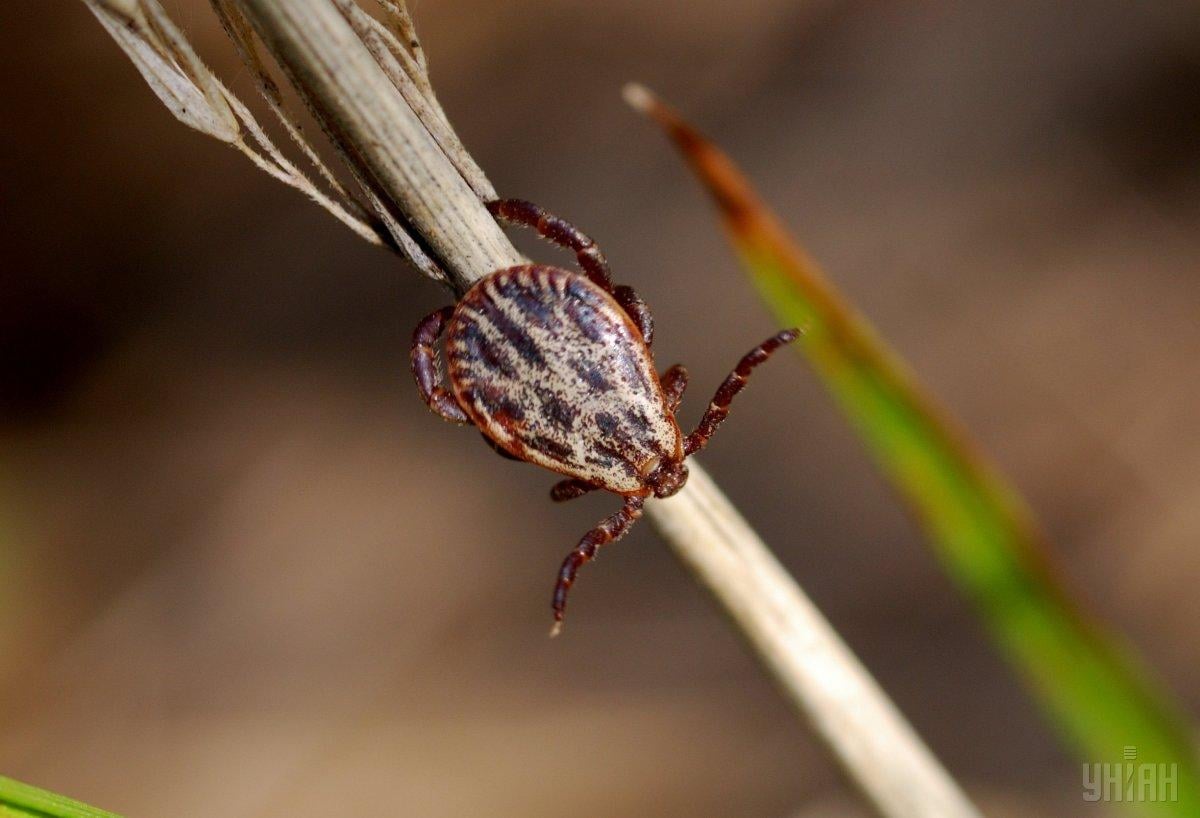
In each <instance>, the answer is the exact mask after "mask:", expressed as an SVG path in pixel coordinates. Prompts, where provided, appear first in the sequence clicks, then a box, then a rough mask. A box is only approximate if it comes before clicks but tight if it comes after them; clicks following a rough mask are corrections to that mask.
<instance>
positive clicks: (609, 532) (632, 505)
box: [550, 497, 646, 636]
mask: <svg viewBox="0 0 1200 818" xmlns="http://www.w3.org/2000/svg"><path fill="white" fill-rule="evenodd" d="M645 503H646V498H645V497H626V498H625V505H623V506H621V510H620V511H618V512H617V513H616V514H613V515H612V516H611V517H607V518H606V519H604V520H603V521H602V522H601V523H600V525H598V526H596V527H595V528H593V529H592V530H591V531H589V532H588V533H586V534H584V535H583V539H581V540H580V541H579V545H577V546H575V550H574V551H572V552H571V553H570V554H567V558H566V559H565V560H563V564H562V568H560V569H559V571H558V583H557V584H555V586H554V601H553V603H552V605H553V607H554V628H553V629H552V630H551V631H550V635H551V636H557V635H558V632H559V631H560V630H562V621H563V616H564V615H565V614H566V609H567V592H568V591H570V590H571V586H572V585H574V584H575V574H576V572H577V571H579V567H580V566H581V565H583V564H584V563H586V562H590V561H591V559H592V558H593V557H594V556H596V551H597V550H598V549H599V548H600V546H602V545H606V544H607V543H610V542H613V541H615V540H619V539H621V538H622V537H624V536H625V534H626V532H628V531H629V529H630V527H631V526H632V525H633V524H634V522H636V521H637V519H638V518H639V517H641V516H642V506H643V505H644V504H645Z"/></svg>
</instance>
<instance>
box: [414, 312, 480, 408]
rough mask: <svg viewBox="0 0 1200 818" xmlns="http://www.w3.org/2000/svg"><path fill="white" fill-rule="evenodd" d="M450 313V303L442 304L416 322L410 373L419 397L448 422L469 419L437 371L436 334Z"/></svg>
mask: <svg viewBox="0 0 1200 818" xmlns="http://www.w3.org/2000/svg"><path fill="white" fill-rule="evenodd" d="M453 313H454V307H443V308H442V309H440V310H435V311H434V312H431V313H430V314H429V315H427V316H425V318H424V319H423V320H422V321H421V323H419V324H417V330H416V332H414V333H413V343H412V373H413V377H414V378H415V379H416V381H417V390H418V391H419V392H420V393H421V399H422V400H424V401H425V403H427V404H429V408H430V409H432V410H433V411H434V412H435V413H437V414H439V415H441V416H442V417H443V418H445V419H446V420H448V421H450V422H451V423H470V422H471V419H470V418H469V417H468V416H467V413H466V412H465V411H464V410H463V408H462V406H460V405H459V403H458V400H457V399H456V398H455V397H454V395H453V394H451V393H450V392H449V391H447V390H446V389H445V388H444V387H443V386H442V385H441V376H440V374H439V372H438V352H437V342H438V338H440V337H441V334H442V328H443V327H445V325H446V321H448V320H449V318H450V316H451V315H452V314H453Z"/></svg>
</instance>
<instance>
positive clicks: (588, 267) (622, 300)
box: [487, 199, 654, 346]
mask: <svg viewBox="0 0 1200 818" xmlns="http://www.w3.org/2000/svg"><path fill="white" fill-rule="evenodd" d="M487 209H488V210H489V211H490V212H491V214H492V215H493V216H495V217H496V218H497V219H499V220H501V221H503V222H508V223H509V224H516V225H520V226H522V227H532V228H533V229H534V230H536V231H537V232H538V234H539V235H541V236H542V237H543V238H545V239H547V240H549V241H551V242H553V243H555V244H557V245H558V246H559V247H565V248H566V249H568V250H571V251H573V252H574V253H575V258H577V259H578V260H579V266H580V268H582V269H583V272H584V273H585V274H586V275H587V277H588V278H590V279H591V280H592V283H594V284H596V285H597V286H598V287H600V288H601V289H603V290H604V291H605V292H606V293H608V294H609V295H611V296H612V297H613V298H615V299H616V301H617V303H618V304H620V305H621V307H622V308H623V309H624V310H625V312H626V313H628V314H629V317H630V318H632V319H633V323H635V324H637V328H638V329H639V330H640V331H641V333H642V340H643V341H645V342H646V345H647V346H649V345H650V342H651V340H652V339H653V337H654V319H653V317H651V315H650V308H649V307H647V306H646V302H645V301H643V300H642V298H641V296H639V295H638V294H637V293H636V292H634V290H633V288H632V287H624V286H622V287H615V288H614V287H613V283H612V274H611V273H610V271H609V269H608V261H607V260H606V259H605V258H604V254H603V253H601V252H600V248H599V247H597V246H596V242H594V241H592V240H591V238H590V237H589V236H588V235H587V234H586V233H584V232H583V231H582V230H580V229H579V228H578V227H576V226H575V225H573V224H571V223H570V222H568V221H566V220H565V219H562V218H560V217H558V216H555V215H554V214H553V213H549V212H547V211H546V209H545V208H543V207H541V206H540V205H536V204H534V203H533V202H527V201H524V200H523V199H499V200H497V201H494V202H488V203H487Z"/></svg>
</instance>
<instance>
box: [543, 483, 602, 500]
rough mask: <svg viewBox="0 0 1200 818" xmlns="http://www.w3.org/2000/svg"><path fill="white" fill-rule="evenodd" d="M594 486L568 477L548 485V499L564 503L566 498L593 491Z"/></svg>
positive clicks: (580, 495)
mask: <svg viewBox="0 0 1200 818" xmlns="http://www.w3.org/2000/svg"><path fill="white" fill-rule="evenodd" d="M596 488H597V487H596V486H593V485H592V484H591V483H588V482H586V481H584V480H579V479H578V478H575V477H568V478H567V479H566V480H560V481H558V482H557V483H555V484H554V485H553V486H551V487H550V499H551V500H553V501H554V502H556V503H564V502H566V501H567V500H574V499H575V498H576V497H582V496H583V495H585V494H587V493H588V492H589V491H595V490H596Z"/></svg>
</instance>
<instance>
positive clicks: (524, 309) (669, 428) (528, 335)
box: [412, 200, 798, 632]
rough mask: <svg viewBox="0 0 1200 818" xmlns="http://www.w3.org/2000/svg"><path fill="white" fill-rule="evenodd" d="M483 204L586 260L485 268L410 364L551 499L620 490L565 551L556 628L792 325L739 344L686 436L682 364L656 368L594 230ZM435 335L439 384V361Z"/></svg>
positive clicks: (643, 318) (450, 409) (534, 210)
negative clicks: (600, 557) (573, 595)
mask: <svg viewBox="0 0 1200 818" xmlns="http://www.w3.org/2000/svg"><path fill="white" fill-rule="evenodd" d="M488 207H489V209H490V210H491V211H492V213H493V214H495V215H496V216H497V217H498V218H500V219H501V220H503V221H508V222H513V223H517V224H522V225H526V226H529V227H533V228H535V229H537V230H538V231H539V232H540V233H541V234H542V235H543V236H545V237H546V238H548V239H550V240H551V241H554V242H556V243H558V244H561V245H563V246H565V247H567V248H569V249H571V250H574V251H575V253H576V255H577V258H578V260H579V263H580V267H581V268H582V269H583V273H574V272H570V271H568V270H564V269H561V268H558V267H550V266H545V265H536V264H527V265H520V266H517V267H509V268H506V269H503V270H497V271H496V272H494V273H491V274H490V275H488V276H485V277H484V278H482V279H480V280H479V281H477V282H476V283H475V285H474V286H473V287H472V288H471V289H470V290H468V291H467V293H466V294H465V295H464V296H463V297H462V299H461V300H460V301H459V302H458V304H457V305H456V306H454V307H446V308H443V309H440V310H437V311H436V312H434V313H432V314H430V315H429V316H428V317H426V318H425V319H424V320H423V321H422V322H421V323H420V324H419V325H418V327H417V330H416V333H415V334H414V337H413V348H412V369H413V374H414V376H415V378H416V381H417V387H418V389H419V390H420V392H421V395H422V397H423V398H424V400H425V401H426V403H428V405H429V407H430V408H431V409H432V410H433V411H434V412H436V413H437V414H439V415H441V416H442V417H443V418H445V419H446V420H449V421H451V422H455V423H462V424H474V425H475V426H477V427H479V430H480V431H481V432H482V433H483V436H484V438H485V439H486V440H487V441H488V442H489V443H490V444H491V445H492V446H493V448H495V449H496V450H497V451H498V452H499V453H500V454H502V455H504V456H506V457H509V458H511V459H514V460H525V461H528V462H530V463H534V464H536V465H539V466H543V467H545V468H547V469H549V470H551V471H554V472H557V473H559V474H561V475H563V476H564V477H565V478H566V479H564V480H562V481H560V482H559V483H558V484H557V485H555V486H554V488H553V489H552V491H551V497H552V498H553V499H555V500H556V501H562V500H569V499H572V498H574V497H579V496H581V495H583V494H585V493H587V492H589V491H592V490H595V489H602V490H605V491H609V492H612V493H614V494H617V495H620V496H622V497H623V498H624V502H623V504H622V507H621V509H620V510H619V511H617V512H616V513H615V514H613V515H612V516H610V517H608V518H606V519H605V520H603V521H602V522H601V523H600V524H599V525H598V526H596V527H595V528H594V529H592V530H591V531H589V532H588V533H587V534H585V535H584V537H583V539H581V540H580V542H579V544H578V545H577V546H576V547H575V549H573V550H572V551H571V553H570V554H568V555H567V558H566V559H565V560H564V561H563V564H562V567H561V569H560V570H559V576H558V581H557V583H556V585H555V590H554V597H553V603H552V604H553V608H554V619H555V631H554V632H557V630H558V628H559V627H560V626H561V623H562V619H563V614H564V611H565V609H566V602H567V592H568V591H569V589H570V587H571V585H572V584H573V583H574V581H575V576H576V572H577V571H578V570H579V567H580V566H581V565H583V564H584V563H586V562H588V561H589V560H590V559H592V557H593V556H595V553H596V550H597V549H598V548H599V547H600V546H601V545H604V544H605V543H608V542H611V541H613V540H616V539H618V538H620V537H621V536H623V535H624V534H625V532H626V531H628V529H629V527H630V526H632V524H633V523H634V521H636V520H637V519H638V518H639V517H640V516H641V513H642V505H643V504H644V503H645V501H646V498H648V497H651V496H655V497H669V496H671V495H672V494H674V493H676V492H677V491H679V489H680V488H682V487H683V485H684V483H685V482H686V481H687V466H686V465H685V463H684V460H685V459H686V458H687V457H688V456H690V455H691V454H693V453H695V452H696V451H699V450H700V449H701V448H703V447H704V445H705V444H706V443H707V442H708V439H709V438H710V437H711V436H712V434H713V432H714V431H715V430H716V427H717V426H718V425H719V424H720V423H721V421H722V420H724V418H725V416H726V415H727V414H728V411H729V403H730V401H731V400H732V399H733V396H734V395H736V394H737V393H738V392H739V391H740V390H741V388H742V386H744V385H745V382H746V378H747V377H748V376H749V374H750V371H751V370H752V369H753V368H754V367H755V366H757V365H758V364H760V363H762V362H763V361H765V360H766V359H767V358H768V357H769V356H770V355H771V353H772V352H774V351H775V350H776V349H777V348H779V347H780V346H782V345H784V344H787V343H790V342H791V341H793V340H795V338H796V337H797V335H798V333H797V332H796V331H795V330H787V331H784V332H781V333H778V334H777V335H774V336H772V337H771V338H769V339H767V340H766V341H764V342H763V343H762V344H760V345H759V346H757V347H755V348H754V349H753V350H751V351H750V352H749V353H748V354H747V355H745V356H744V357H743V358H742V360H741V362H739V364H738V366H737V367H736V368H735V369H734V371H733V372H731V373H730V375H729V377H727V378H726V379H725V382H724V383H722V384H721V387H720V388H719V389H718V390H717V394H716V395H715V396H714V398H713V400H712V402H711V403H710V404H709V407H708V410H707V411H706V412H705V414H704V417H703V418H702V419H701V421H700V423H699V424H698V426H697V427H696V430H695V431H693V432H692V433H691V434H689V435H686V436H685V435H683V433H682V432H681V431H680V429H679V425H678V423H677V422H676V420H675V412H676V410H677V409H678V407H679V403H680V400H681V399H682V397H683V391H684V389H685V388H686V386H687V372H686V370H685V369H684V368H683V367H682V366H673V367H671V368H670V369H668V370H667V371H666V372H664V373H663V374H662V375H661V376H660V375H658V374H657V371H656V369H655V366H654V357H653V354H652V353H651V348H650V343H651V341H652V336H653V322H652V319H651V316H650V312H649V310H648V309H647V308H646V305H645V303H644V302H643V301H642V300H641V299H640V298H639V297H638V296H637V294H636V293H634V291H633V290H631V289H629V288H628V287H614V286H613V285H612V283H611V279H610V278H609V273H608V265H607V263H606V262H605V260H604V257H603V255H602V254H601V253H600V251H599V250H598V249H597V248H596V245H595V244H594V243H593V242H592V241H591V239H589V238H587V236H585V235H584V234H582V233H581V232H579V231H578V230H577V229H575V228H574V227H572V226H571V225H569V224H568V223H566V222H564V221H563V220H561V219H559V218H558V217H556V216H552V215H550V214H548V213H546V212H545V211H543V210H542V209H541V208H539V207H537V206H536V205H533V204H530V203H529V202H522V201H517V200H505V201H500V202H493V203H491V204H489V206H488ZM442 336H444V346H445V353H446V375H447V380H448V383H449V389H447V388H446V387H445V386H443V385H442V384H441V382H440V378H439V372H438V366H437V358H438V356H437V345H438V341H439V338H440V337H442Z"/></svg>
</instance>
